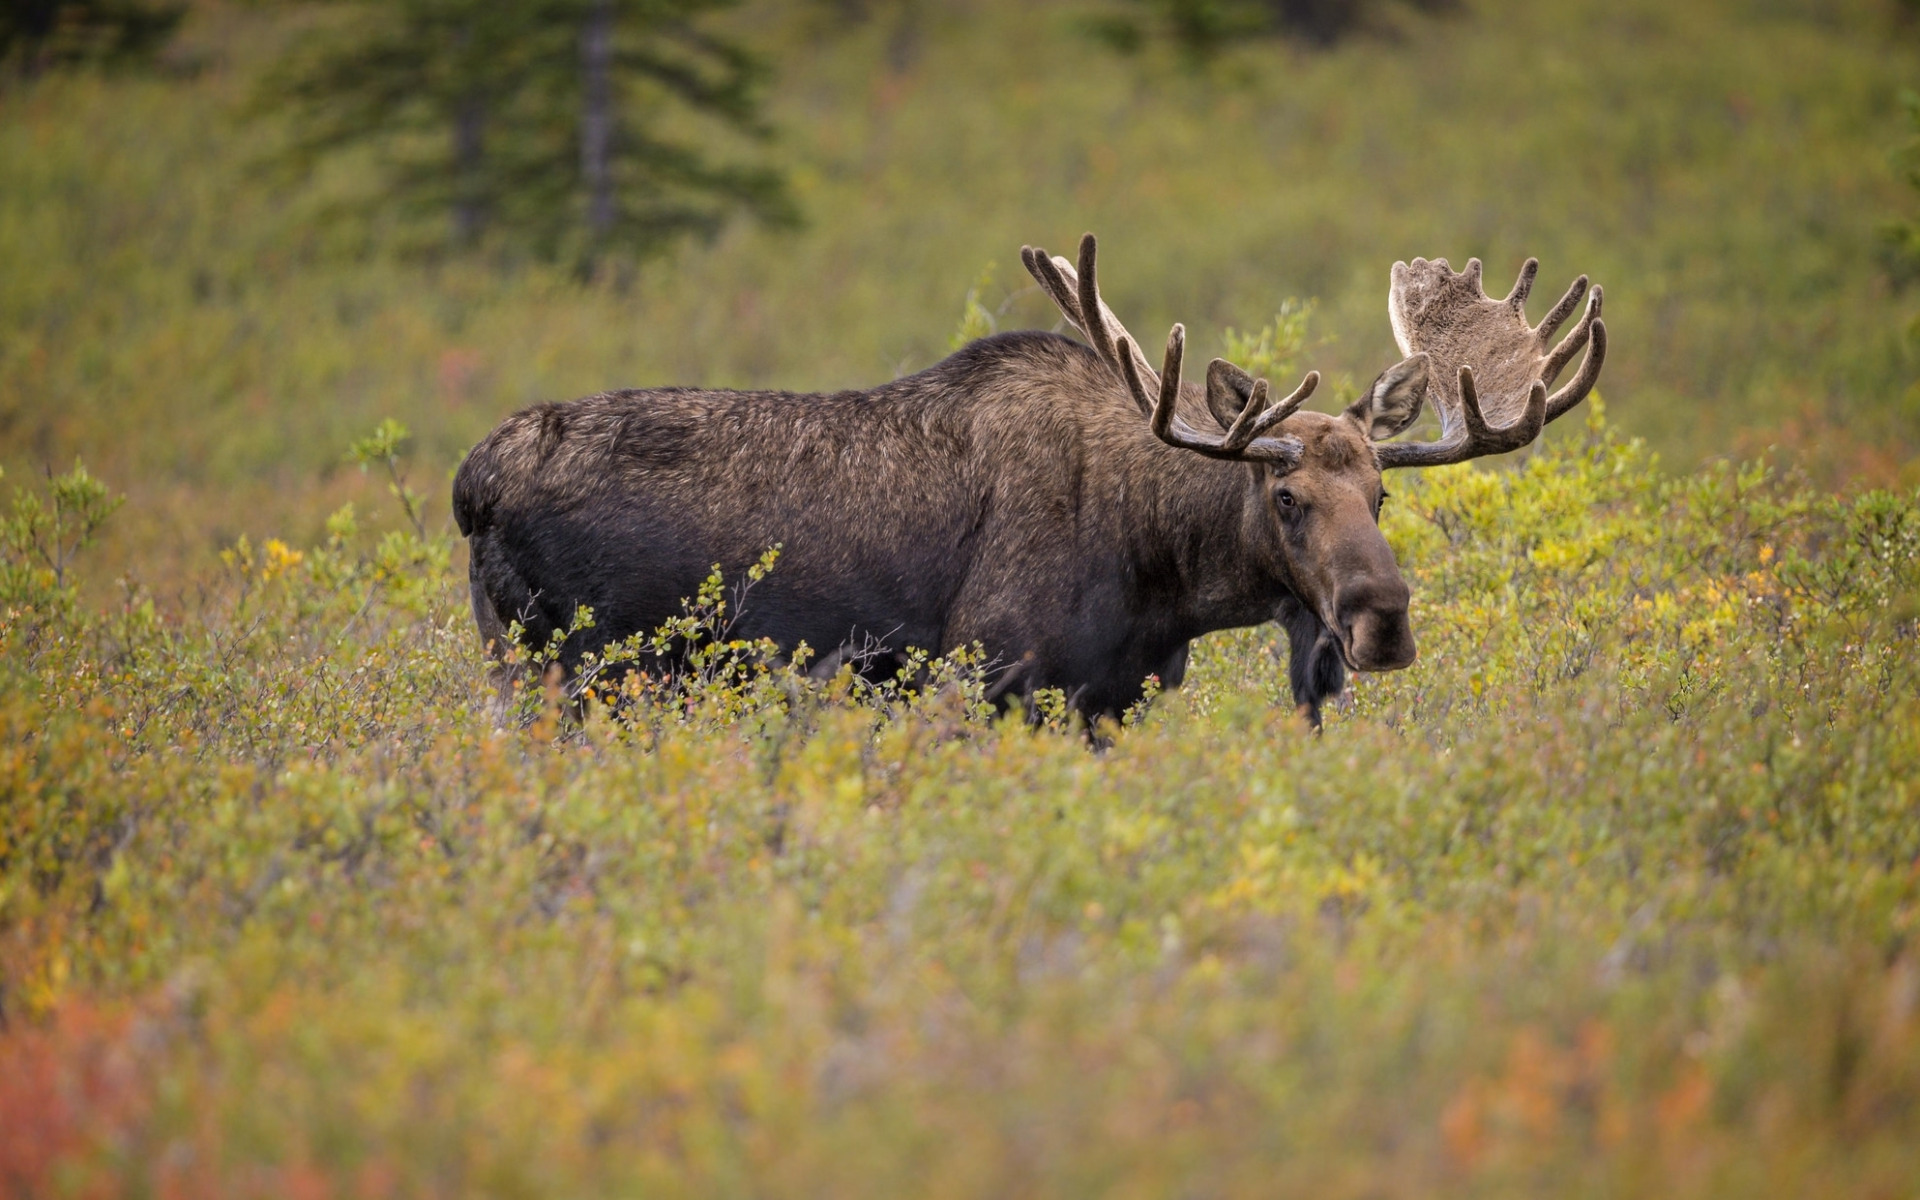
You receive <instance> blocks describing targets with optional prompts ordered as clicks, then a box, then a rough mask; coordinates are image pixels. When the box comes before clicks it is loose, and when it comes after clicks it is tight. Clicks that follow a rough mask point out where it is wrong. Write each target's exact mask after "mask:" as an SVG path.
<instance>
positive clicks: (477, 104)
mask: <svg viewBox="0 0 1920 1200" xmlns="http://www.w3.org/2000/svg"><path fill="white" fill-rule="evenodd" d="M485 128H486V109H485V107H484V106H483V104H482V103H481V100H480V97H479V95H478V94H477V93H472V92H470V93H468V94H467V95H465V96H462V97H461V98H460V102H459V104H458V105H457V106H456V107H455V109H454V114H453V174H454V181H455V182H454V198H453V232H454V236H455V237H456V238H457V239H458V240H459V241H460V242H461V243H462V244H470V243H472V242H473V240H474V239H475V238H477V237H479V236H480V227H481V226H482V225H484V224H485V223H486V202H485V197H484V196H483V194H482V192H483V187H482V181H481V178H480V161H481V158H482V156H483V154H484V152H485V150H486V142H485Z"/></svg>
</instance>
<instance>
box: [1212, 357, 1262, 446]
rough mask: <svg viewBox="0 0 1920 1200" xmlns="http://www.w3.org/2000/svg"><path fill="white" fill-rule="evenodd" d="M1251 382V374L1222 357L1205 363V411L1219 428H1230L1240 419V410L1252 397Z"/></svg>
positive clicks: (1252, 382) (1252, 379) (1252, 381)
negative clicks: (1218, 423)
mask: <svg viewBox="0 0 1920 1200" xmlns="http://www.w3.org/2000/svg"><path fill="white" fill-rule="evenodd" d="M1253 384H1254V378H1253V376H1251V375H1249V374H1247V373H1246V372H1245V371H1242V370H1241V369H1240V368H1239V367H1236V366H1234V365H1233V364H1232V363H1230V362H1228V361H1227V360H1226V359H1224V358H1216V359H1214V360H1213V361H1212V362H1210V363H1208V364H1207V411H1208V412H1210V413H1212V414H1213V419H1214V420H1216V421H1218V422H1220V428H1222V429H1231V428H1233V423H1234V422H1235V421H1237V420H1239V419H1240V411H1241V410H1242V409H1244V408H1246V406H1247V401H1248V400H1250V399H1252V398H1253Z"/></svg>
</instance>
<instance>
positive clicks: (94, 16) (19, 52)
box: [0, 0, 187, 74]
mask: <svg viewBox="0 0 1920 1200" xmlns="http://www.w3.org/2000/svg"><path fill="white" fill-rule="evenodd" d="M186 12H187V6H186V4H185V3H184V2H183V0H181V2H173V3H165V2H163V3H154V2H153V0H11V2H10V3H9V4H7V5H6V7H4V8H0V67H13V68H15V69H16V70H18V71H21V72H23V73H26V74H35V73H37V72H40V71H43V70H46V69H48V68H50V67H66V66H73V65H76V64H79V63H97V62H105V63H126V62H131V61H137V60H139V59H143V58H147V57H150V56H151V55H153V54H154V52H155V51H157V50H159V49H160V47H161V46H163V45H165V44H166V41H167V39H168V38H169V37H171V36H172V35H173V32H174V30H175V28H177V27H178V26H179V24H180V19H181V18H182V17H184V16H185V15H186Z"/></svg>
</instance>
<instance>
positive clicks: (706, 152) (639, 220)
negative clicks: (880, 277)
mask: <svg viewBox="0 0 1920 1200" xmlns="http://www.w3.org/2000/svg"><path fill="white" fill-rule="evenodd" d="M731 3H732V0H669V2H667V3H646V4H639V3H630V2H628V0H542V2H540V3H529V4H511V5H501V4H491V3H482V2H477V0H395V2H392V3H380V4H365V3H356V4H338V5H333V6H330V7H333V8H335V9H337V10H340V11H336V12H334V13H331V14H329V16H330V18H331V19H330V20H328V21H326V22H325V23H324V25H323V27H322V28H321V29H320V30H319V31H318V32H317V33H315V34H310V35H309V36H308V37H306V38H302V39H300V40H299V41H297V42H296V43H295V44H294V47H293V49H292V50H290V51H289V52H288V53H287V54H286V56H285V57H283V58H282V59H281V60H280V62H279V63H278V64H276V66H275V67H274V68H273V69H272V70H271V71H270V72H269V74H268V76H267V78H266V82H265V86H264V87H263V89H262V90H261V93H260V105H261V107H262V108H263V109H264V110H265V111H267V112H269V113H272V112H277V111H279V110H281V109H285V110H288V111H290V112H291V113H292V115H293V117H294V124H295V126H296V134H295V137H294V139H293V141H292V146H291V155H292V158H291V162H292V163H293V164H294V165H296V166H302V167H310V166H311V165H312V164H313V162H314V161H315V160H316V159H318V158H320V157H322V156H325V155H332V154H337V153H340V152H342V151H348V150H351V149H353V148H355V147H359V146H370V147H372V148H373V149H374V152H375V158H376V160H377V161H378V163H379V168H378V175H379V177H380V180H381V183H380V186H379V188H378V191H377V192H375V193H374V194H372V195H368V196H366V197H363V198H362V199H360V200H359V202H358V205H357V207H360V208H372V207H374V206H382V207H391V206H395V205H397V206H399V207H400V208H401V209H402V210H403V211H405V212H409V213H411V214H413V215H415V216H424V217H428V218H430V219H436V220H445V219H447V218H449V217H450V218H451V225H452V233H453V238H454V240H456V241H457V242H460V243H465V244H470V243H472V242H474V241H475V240H476V239H478V238H480V237H481V236H482V234H483V233H486V232H489V231H490V232H491V233H492V234H493V236H494V238H495V240H497V241H503V242H505V243H507V244H511V245H518V246H522V247H531V248H532V249H534V250H536V251H538V252H539V253H541V254H543V255H545V256H548V257H561V256H571V257H573V258H575V259H578V260H580V261H582V262H587V263H591V261H592V260H593V259H594V258H595V257H597V256H601V255H604V254H606V253H608V252H609V251H613V250H619V251H623V252H626V253H627V254H630V255H641V256H646V255H653V254H658V253H660V252H661V251H663V250H665V249H666V248H667V247H668V246H670V245H671V244H672V243H673V242H674V241H675V240H676V239H678V238H680V237H683V236H686V235H688V234H699V235H703V236H707V237H711V236H713V235H714V234H715V233H717V232H718V231H719V229H720V228H721V226H722V225H723V224H724V222H725V220H726V218H727V217H728V216H729V215H730V214H731V213H732V212H734V211H736V210H740V209H745V210H747V211H749V212H752V213H755V214H758V215H759V216H761V217H763V218H766V219H768V220H770V221H773V222H775V223H788V224H790V223H791V222H792V221H793V220H794V219H795V216H796V210H795V209H794V207H793V204H792V200H791V197H790V196H789V194H788V192H787V189H786V185H785V181H784V180H783V178H782V177H781V175H780V174H779V172H777V171H775V170H773V169H771V168H769V167H766V166H764V165H755V164H753V163H749V162H746V161H744V160H742V159H740V158H739V157H738V156H737V155H735V156H734V157H733V158H731V159H730V158H729V157H728V152H727V146H728V135H738V136H735V137H734V138H733V140H734V141H738V140H740V138H741V137H744V138H745V139H746V140H747V141H751V140H753V139H756V138H764V137H765V136H766V134H767V132H768V130H767V128H766V126H765V124H764V122H763V121H762V119H761V117H760V101H759V96H758V92H759V88H760V83H761V80H762V77H763V75H764V69H763V68H762V66H761V64H760V62H759V60H758V59H757V58H756V57H755V56H754V55H752V54H751V53H749V52H748V51H747V50H745V49H744V48H742V47H741V46H740V45H739V44H738V43H737V42H735V41H732V40H729V39H727V38H725V37H722V36H720V35H718V34H715V33H713V32H711V31H709V30H707V29H705V28H703V27H702V25H701V24H700V20H701V18H703V17H704V16H706V15H707V14H709V13H710V12H712V11H713V10H716V9H722V8H726V7H730V6H731ZM588 46H599V47H600V48H601V50H600V54H599V55H598V57H595V56H593V55H590V54H588V53H587V51H586V49H585V48H586V47H588Z"/></svg>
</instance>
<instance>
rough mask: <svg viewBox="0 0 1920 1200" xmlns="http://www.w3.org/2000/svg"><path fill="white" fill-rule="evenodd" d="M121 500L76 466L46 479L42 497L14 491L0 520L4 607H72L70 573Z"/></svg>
mask: <svg viewBox="0 0 1920 1200" xmlns="http://www.w3.org/2000/svg"><path fill="white" fill-rule="evenodd" d="M0 474H3V473H0ZM123 499H124V498H123V497H115V496H113V495H112V494H111V493H110V492H109V491H108V490H107V486H106V485H105V484H104V483H101V482H100V481H99V480H98V479H95V478H94V477H93V476H92V475H90V474H88V473H87V468H86V465H85V464H83V463H77V462H76V463H74V464H73V470H71V471H68V472H67V473H66V474H64V475H53V476H50V477H49V478H48V480H47V490H46V495H45V496H44V497H42V496H41V495H40V494H39V493H38V492H35V491H31V490H29V489H27V488H15V489H14V491H13V502H12V506H11V510H10V511H9V512H8V513H7V514H6V516H5V517H4V519H0V606H5V607H9V608H13V607H19V608H27V609H38V608H46V607H49V606H52V605H61V604H67V603H71V601H72V599H73V589H72V586H71V584H70V582H69V580H68V578H67V570H68V568H69V567H70V566H71V565H72V563H73V560H74V558H75V557H76V556H77V555H78V554H79V553H80V552H81V551H83V550H85V549H86V548H87V547H89V546H91V545H92V544H93V540H94V537H95V536H96V535H97V534H98V533H99V532H100V527H101V526H102V525H104V524H105V523H106V521H107V518H108V517H111V516H112V515H113V512H114V510H115V509H117V508H119V507H120V505H121V503H122V501H123Z"/></svg>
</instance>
